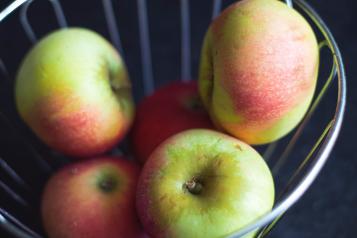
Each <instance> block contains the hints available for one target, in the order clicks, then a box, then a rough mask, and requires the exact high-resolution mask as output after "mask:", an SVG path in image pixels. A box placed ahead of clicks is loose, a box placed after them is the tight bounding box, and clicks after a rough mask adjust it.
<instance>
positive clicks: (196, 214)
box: [136, 129, 274, 238]
mask: <svg viewBox="0 0 357 238" xmlns="http://www.w3.org/2000/svg"><path fill="white" fill-rule="evenodd" d="M192 182H197V183H198V185H200V186H198V185H197V183H196V185H197V186H195V187H194V188H193V190H192V187H191V190H189V189H188V185H190V184H191V185H192ZM197 189H198V190H197ZM273 203H274V182H273V179H272V176H271V173H270V170H269V168H268V167H267V165H266V164H265V162H264V160H263V159H262V158H261V157H260V155H259V154H258V153H257V152H256V151H255V150H254V149H253V148H252V147H250V146H249V145H248V144H246V143H244V142H242V141H239V140H237V139H235V138H233V137H231V136H228V135H225V134H223V133H220V132H216V131H213V130H207V129H192V130H187V131H184V132H181V133H178V134H176V135H174V136H172V137H170V138H169V139H167V140H165V141H164V142H163V143H162V144H160V146H159V147H157V148H156V149H155V151H154V152H153V153H152V154H151V156H150V157H149V159H148V161H147V162H146V163H145V165H144V167H143V170H142V172H141V174H140V177H139V182H138V188H137V197H136V205H137V211H138V215H139V218H140V220H141V223H142V224H143V226H144V229H145V231H146V232H147V233H148V234H149V235H150V236H152V237H170V238H176V237H180V238H181V237H182V238H189V237H225V236H227V235H229V234H231V233H232V232H234V231H236V230H238V229H240V228H242V227H243V226H244V225H246V224H248V223H250V222H253V221H254V220H255V219H257V218H258V217H260V216H262V215H263V214H265V213H266V212H269V211H270V210H271V208H272V206H273ZM253 233H254V232H253ZM253 233H250V234H248V235H247V236H245V237H253V235H254V234H253Z"/></svg>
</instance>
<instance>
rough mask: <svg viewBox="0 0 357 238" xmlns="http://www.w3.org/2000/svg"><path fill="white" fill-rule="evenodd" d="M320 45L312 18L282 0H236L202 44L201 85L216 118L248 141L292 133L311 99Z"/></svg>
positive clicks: (205, 98)
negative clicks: (312, 27) (301, 13)
mask: <svg viewBox="0 0 357 238" xmlns="http://www.w3.org/2000/svg"><path fill="white" fill-rule="evenodd" d="M318 64H319V49H318V44H317V40H316V37H315V35H314V32H313V30H312V29H311V27H310V25H309V24H308V22H307V21H306V20H305V19H304V18H303V17H302V16H301V15H300V14H299V13H298V12H297V11H296V10H294V9H292V8H289V7H288V6H287V5H286V4H285V3H283V2H281V1H277V0H243V1H239V2H237V3H235V4H233V5H231V6H230V7H228V8H227V9H226V10H224V11H223V12H222V14H221V15H220V16H218V17H217V18H216V19H215V20H214V21H213V22H212V24H211V26H210V27H209V29H208V31H207V33H206V36H205V39H204V44H203V49H202V56H201V64H200V73H199V90H200V95H201V97H202V101H203V103H204V105H205V106H206V108H207V109H208V111H209V112H210V115H211V117H212V120H213V121H214V123H215V124H216V125H217V126H218V127H220V128H221V129H224V130H225V131H227V132H228V133H230V134H232V135H234V136H235V137H238V138H239V139H242V140H244V141H245V142H247V143H249V144H264V143H269V142H272V141H274V140H277V139H279V138H281V137H282V136H284V135H286V134H287V133H288V132H290V131H291V130H292V129H293V128H294V127H295V126H296V125H297V124H298V123H299V122H300V121H301V119H302V118H303V116H304V114H305V113H306V111H307V109H308V107H309V105H310V102H311V100H312V97H313V94H314V90H315V86H316V80H317V75H318Z"/></svg>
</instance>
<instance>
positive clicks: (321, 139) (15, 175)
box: [0, 0, 346, 237]
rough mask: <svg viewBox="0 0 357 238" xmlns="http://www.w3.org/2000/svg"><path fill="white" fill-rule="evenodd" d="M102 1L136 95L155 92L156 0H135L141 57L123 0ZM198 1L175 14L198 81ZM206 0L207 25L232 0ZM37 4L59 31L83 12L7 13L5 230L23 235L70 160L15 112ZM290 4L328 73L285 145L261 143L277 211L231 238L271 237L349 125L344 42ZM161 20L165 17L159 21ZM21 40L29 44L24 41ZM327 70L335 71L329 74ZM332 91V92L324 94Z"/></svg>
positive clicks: (2, 144)
mask: <svg viewBox="0 0 357 238" xmlns="http://www.w3.org/2000/svg"><path fill="white" fill-rule="evenodd" d="M68 2H70V1H67V3H68ZM96 2H98V4H99V6H101V8H102V9H96V11H97V13H98V12H99V13H98V14H97V15H96V17H98V18H102V19H103V23H104V25H102V26H101V28H100V29H105V30H106V33H107V36H108V38H110V40H111V42H112V43H113V45H114V46H115V47H116V48H117V49H118V50H119V51H120V53H121V54H122V55H123V56H124V59H125V60H126V62H127V64H128V67H129V72H130V71H132V72H130V73H132V77H131V78H132V80H133V84H134V86H135V85H136V84H138V85H141V86H142V88H140V89H139V90H141V91H140V92H139V93H137V95H140V94H150V93H151V92H152V91H153V90H154V88H155V83H156V85H158V84H159V83H158V81H159V80H155V81H154V75H155V78H156V79H157V78H159V76H158V75H159V74H160V72H159V71H158V72H156V71H155V70H154V68H155V67H154V66H153V63H154V62H155V61H152V58H154V57H152V55H154V54H152V53H153V52H154V53H155V52H156V51H157V48H158V47H160V46H156V47H154V46H152V45H151V42H150V40H155V37H152V38H150V32H153V31H151V30H152V28H149V26H150V27H152V25H150V21H151V20H152V18H150V17H149V16H150V5H149V4H148V2H149V1H146V0H137V1H136V2H134V1H132V4H134V5H135V12H136V15H135V17H134V19H135V21H136V22H137V25H138V29H135V31H137V33H138V35H137V39H138V41H137V46H136V48H137V49H138V50H137V51H138V52H139V49H140V52H139V55H140V56H139V57H137V58H133V57H131V55H129V54H126V53H127V52H126V51H124V48H125V49H129V47H123V46H122V40H124V41H125V39H127V41H126V42H127V44H128V41H130V39H128V38H125V37H126V36H125V34H122V33H123V32H120V34H119V28H120V27H118V25H120V23H121V22H120V18H118V17H119V14H115V13H116V12H117V11H116V10H117V8H116V7H117V6H116V5H115V4H120V3H117V2H119V1H117V2H115V1H111V0H102V1H99V0H98V1H96ZM169 2H171V1H169ZM173 2H175V1H173ZM195 2H196V3H197V1H191V2H190V1H189V0H177V3H176V2H175V3H170V4H176V5H177V7H176V12H177V14H176V15H175V17H177V23H178V24H176V25H175V27H176V28H174V29H171V31H172V32H173V31H175V34H177V35H179V37H176V36H174V37H176V38H177V39H178V41H179V44H177V45H176V46H177V47H176V48H177V49H175V50H176V52H178V54H179V55H181V57H180V58H179V62H177V63H178V64H176V65H180V66H179V67H177V68H178V69H177V72H180V74H181V76H180V78H182V79H183V80H190V79H191V78H192V70H191V69H192V68H194V67H192V66H195V64H196V65H197V61H198V57H197V55H199V53H200V52H199V51H200V48H198V49H193V47H191V43H192V39H193V38H192V37H191V34H190V33H191V32H193V30H192V29H194V28H195V27H196V26H195V25H194V24H191V23H195V22H196V21H192V14H190V6H191V4H194V3H195ZM202 2H205V5H206V6H208V9H210V12H209V20H208V21H207V27H208V24H209V21H210V20H211V19H213V18H215V17H216V16H217V15H218V14H219V12H220V11H221V9H222V8H223V7H224V5H225V4H228V3H229V1H222V0H212V1H211V2H209V4H207V3H208V1H206V0H204V1H201V4H202ZM231 2H232V1H231ZM32 3H36V4H47V5H48V6H47V7H48V8H47V10H50V12H51V13H50V14H52V12H53V16H54V18H53V19H55V21H54V22H55V23H56V25H53V24H52V25H51V23H50V21H49V20H48V19H47V18H46V19H41V16H42V15H37V19H40V21H49V23H48V25H49V27H50V28H51V29H50V30H54V29H55V28H57V27H58V25H59V27H67V26H68V24H70V23H71V22H68V23H67V19H66V18H67V14H68V12H70V13H71V14H72V15H73V14H77V12H74V11H79V9H71V8H70V7H69V8H66V7H63V8H62V6H65V3H66V1H62V5H61V3H60V1H59V0H48V1H34V0H15V1H13V2H12V3H11V4H10V5H9V6H8V7H7V8H5V9H4V10H3V11H2V12H0V32H1V37H2V40H1V41H0V43H1V45H0V77H1V82H0V84H1V85H3V86H1V97H2V98H1V102H2V104H0V106H1V108H0V109H1V111H0V121H1V132H2V134H3V135H2V136H1V137H0V148H1V150H0V153H1V154H0V172H1V173H0V192H1V193H0V194H1V197H0V198H1V199H0V227H2V228H4V229H5V230H7V231H8V232H9V233H10V234H12V235H14V236H16V237H43V236H44V232H43V230H42V228H41V224H40V217H39V216H40V215H39V212H38V210H39V209H38V207H39V204H40V197H41V191H42V188H43V185H44V183H45V182H46V179H47V178H48V177H49V176H50V175H51V173H53V171H54V170H56V169H57V168H59V167H61V166H62V165H63V164H66V163H68V160H67V159H66V158H64V157H62V156H60V155H57V154H54V152H53V151H50V150H48V149H47V148H45V147H44V146H43V145H41V143H39V141H37V140H36V138H34V136H33V135H32V134H31V133H30V132H29V131H28V130H27V129H26V127H25V126H24V125H23V124H22V122H21V121H20V120H19V117H18V115H17V114H16V112H15V106H14V102H13V92H12V91H13V81H14V80H13V78H14V75H15V73H16V67H17V66H18V65H19V62H20V60H21V58H22V57H23V55H24V53H25V52H26V51H27V50H28V49H29V47H30V46H31V44H34V43H35V42H36V41H37V39H38V38H39V37H38V34H37V33H36V31H35V30H34V29H35V28H36V25H35V24H34V23H33V22H32V21H31V20H30V17H29V13H30V12H31V11H29V10H30V5H31V4H32ZM286 4H288V5H289V6H290V7H294V8H296V9H297V10H298V11H299V12H300V13H301V14H303V16H305V18H306V19H307V20H308V21H309V22H310V23H311V25H312V27H313V28H314V30H315V33H316V35H317V36H318V38H319V41H320V52H321V63H320V71H321V73H320V76H319V79H318V87H317V91H316V93H315V98H314V100H313V102H312V105H311V106H310V109H309V111H308V112H307V114H306V115H305V117H304V119H303V121H302V122H301V123H300V124H299V126H298V127H297V128H296V129H295V130H294V132H292V133H290V134H289V136H287V137H285V138H284V139H282V140H280V141H278V142H274V143H272V144H270V145H267V146H260V147H257V149H258V150H259V151H260V152H261V153H262V154H263V157H264V159H265V160H266V161H267V163H268V164H269V166H270V168H271V169H272V172H273V176H274V180H275V182H276V193H277V195H278V196H277V198H276V202H275V205H274V208H273V210H272V211H271V212H269V213H267V214H266V215H264V216H262V217H260V218H259V219H258V220H256V221H255V222H253V223H251V224H249V225H247V226H245V227H244V228H242V229H240V230H239V231H236V232H235V233H234V234H231V237H242V236H244V235H245V234H247V233H249V232H251V231H253V230H257V229H258V230H259V232H258V233H257V237H264V236H266V235H267V234H268V233H269V231H270V230H271V228H272V227H273V226H274V225H275V224H276V222H277V221H279V220H280V219H281V218H282V217H283V214H284V213H285V212H286V211H287V210H288V209H289V208H290V207H291V206H292V205H293V204H294V203H296V202H297V201H298V200H299V198H301V196H302V195H303V194H304V193H305V192H306V190H307V189H308V188H309V187H310V185H311V184H312V182H313V181H314V180H315V178H316V177H317V176H318V174H319V172H320V171H321V169H322V167H323V166H324V164H325V162H326V161H327V159H328V156H329V154H330V152H331V150H332V148H333V146H334V144H335V142H336V139H337V136H338V134H339V131H340V128H341V125H342V119H343V115H344V111H345V104H346V79H345V72H344V66H343V62H342V58H341V54H340V51H339V49H338V46H337V44H336V42H335V40H334V38H333V36H332V34H331V32H330V30H329V29H328V27H327V26H326V24H325V23H324V21H323V20H322V19H321V18H320V16H319V15H318V14H317V13H316V12H315V11H314V10H313V8H311V7H310V6H309V4H307V3H306V2H305V1H303V0H295V1H294V2H293V1H290V0H289V1H286ZM69 6H70V5H69ZM42 10H43V9H42ZM65 12H66V13H67V14H65ZM103 12H104V15H103ZM80 14H83V13H80ZM116 15H117V16H116ZM136 17H137V18H136ZM18 19H19V20H20V21H19V22H18V27H17V28H9V27H8V25H11V26H14V25H16V24H14V21H18ZM162 20H163V19H159V21H162ZM11 21H12V22H11ZM177 28H179V29H177ZM206 29H207V28H206ZM48 30H49V29H48ZM203 30H205V29H203ZM129 31H130V29H129ZM202 32H204V31H202ZM201 40H202V39H201ZM12 41H15V42H16V44H12ZM20 42H25V43H24V44H23V45H22V44H20ZM30 43H31V44H30ZM7 44H8V45H12V47H10V48H11V52H12V53H11V54H14V55H17V56H11V57H9V55H8V54H9V53H8V52H9V49H8V47H9V46H7ZM133 44H134V43H133ZM21 45H22V47H21ZM171 47H174V46H171ZM191 49H192V50H191ZM324 49H326V50H324ZM3 52H7V54H3ZM13 52H15V53H13ZM6 58H7V59H6ZM331 61H332V64H331ZM326 62H329V63H326ZM140 63H141V76H140V75H138V73H136V72H137V71H138V70H137V68H135V70H133V66H132V65H133V64H135V65H136V67H137V65H139V64H140ZM130 68H131V70H130ZM134 71H135V72H134ZM323 72H328V73H327V74H326V73H325V74H326V75H324V73H323ZM327 93H329V94H331V95H330V96H329V97H324V96H325V94H327ZM324 103H325V106H324ZM331 105H333V106H331ZM321 107H322V109H321ZM326 108H328V109H330V113H326ZM319 109H320V111H319ZM317 113H320V114H321V113H322V114H324V117H325V118H326V121H319V122H317V123H316V122H315V123H314V122H313V120H314V115H315V114H317ZM325 114H326V115H325ZM308 124H311V125H314V127H315V126H316V125H318V126H317V127H318V128H315V130H314V131H313V132H311V130H308V129H307V128H309V127H308V126H307V125H308ZM316 131H318V133H316ZM14 145H15V146H14ZM14 147H15V148H14ZM24 157H26V158H24ZM48 157H51V159H48Z"/></svg>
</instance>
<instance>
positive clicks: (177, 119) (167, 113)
mask: <svg viewBox="0 0 357 238" xmlns="http://www.w3.org/2000/svg"><path fill="white" fill-rule="evenodd" d="M194 128H209V129H213V128H214V126H213V124H212V122H211V120H210V118H209V115H208V113H207V112H206V110H205V108H204V106H203V105H202V103H201V100H200V97H199V94H198V88H197V81H190V82H183V81H174V82H170V83H169V84H167V85H165V86H163V87H161V88H159V89H157V90H156V91H155V92H154V93H153V94H152V95H150V96H148V97H146V98H144V99H143V100H142V101H141V102H140V104H139V105H138V107H137V109H136V117H135V120H134V125H133V129H132V131H131V136H130V137H131V145H132V149H133V152H134V153H135V155H136V156H135V158H137V159H138V160H139V161H140V162H141V163H142V164H144V163H145V161H146V160H147V159H148V157H149V156H150V154H151V152H152V151H153V150H154V149H155V148H156V147H157V146H158V145H159V144H160V143H161V142H163V141H164V140H165V139H167V138H168V137H170V136H172V135H174V134H176V133H178V132H181V131H184V130H187V129H194Z"/></svg>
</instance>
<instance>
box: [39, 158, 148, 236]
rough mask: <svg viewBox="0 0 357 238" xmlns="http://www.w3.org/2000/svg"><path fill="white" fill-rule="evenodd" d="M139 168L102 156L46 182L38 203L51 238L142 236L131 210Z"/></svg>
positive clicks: (117, 159) (63, 171)
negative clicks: (41, 198)
mask: <svg viewBox="0 0 357 238" xmlns="http://www.w3.org/2000/svg"><path fill="white" fill-rule="evenodd" d="M138 176H139V167H138V166H136V165H135V164H134V163H132V162H130V161H127V160H123V159H121V158H120V157H102V158H97V159H92V160H86V161H82V162H79V163H75V164H71V165H69V166H67V167H64V168H63V169H61V170H60V171H59V172H57V173H56V174H55V175H53V176H52V177H51V178H50V180H49V181H48V183H47V185H46V187H45V190H44V194H43V200H42V204H41V212H42V219H43V225H44V228H45V231H46V232H47V234H48V236H49V237H51V238H99V237H105V238H119V237H125V238H127V237H143V231H142V229H141V227H140V223H139V220H138V218H137V216H136V211H135V192H136V184H137V178H138Z"/></svg>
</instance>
